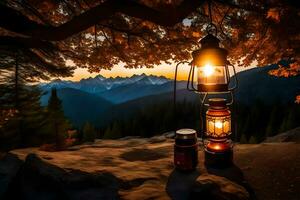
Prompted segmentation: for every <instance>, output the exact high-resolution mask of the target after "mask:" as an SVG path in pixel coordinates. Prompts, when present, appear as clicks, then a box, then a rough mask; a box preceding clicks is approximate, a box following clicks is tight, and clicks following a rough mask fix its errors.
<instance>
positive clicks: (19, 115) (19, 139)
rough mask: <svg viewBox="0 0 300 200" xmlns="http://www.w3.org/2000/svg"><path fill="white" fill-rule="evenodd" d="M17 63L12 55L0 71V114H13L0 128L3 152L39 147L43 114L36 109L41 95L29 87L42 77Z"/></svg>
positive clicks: (35, 89)
mask: <svg viewBox="0 0 300 200" xmlns="http://www.w3.org/2000/svg"><path fill="white" fill-rule="evenodd" d="M21 61H22V58H21V57H20V55H19V54H18V53H16V56H15V57H14V58H11V59H10V62H8V66H7V67H6V68H5V69H1V68H0V72H1V76H0V90H1V93H2V95H1V97H0V104H1V107H2V109H4V110H5V109H6V110H15V111H16V112H15V115H14V116H13V117H11V118H10V119H9V121H8V122H7V123H6V124H5V126H3V127H2V129H3V130H2V132H4V133H5V136H4V138H1V141H4V143H6V145H7V148H15V147H24V146H33V145H39V144H41V143H42V137H41V134H42V127H43V124H44V122H45V112H44V109H43V108H42V107H41V106H40V96H41V91H40V90H39V89H38V88H37V86H34V85H33V83H35V81H36V78H42V77H43V75H40V74H39V73H37V69H35V68H33V67H32V66H31V67H30V66H24V65H23V64H22V63H21ZM2 74H3V75H2ZM33 76H35V78H33Z"/></svg>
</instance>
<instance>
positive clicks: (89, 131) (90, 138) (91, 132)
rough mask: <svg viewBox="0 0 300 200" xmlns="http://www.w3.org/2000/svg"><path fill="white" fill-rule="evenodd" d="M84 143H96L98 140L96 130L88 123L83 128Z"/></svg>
mask: <svg viewBox="0 0 300 200" xmlns="http://www.w3.org/2000/svg"><path fill="white" fill-rule="evenodd" d="M82 132H83V136H82V137H83V138H82V140H83V142H94V141H95V139H96V130H95V127H94V126H93V125H91V124H90V123H89V122H86V123H85V124H84V126H83V130H82Z"/></svg>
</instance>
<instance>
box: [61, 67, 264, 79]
mask: <svg viewBox="0 0 300 200" xmlns="http://www.w3.org/2000/svg"><path fill="white" fill-rule="evenodd" d="M68 64H69V65H72V63H70V62H69V63H68ZM175 66H176V65H175V64H172V65H171V66H166V65H162V64H161V65H158V66H155V67H153V68H146V67H142V68H134V69H132V68H125V67H124V66H122V65H117V66H114V67H112V68H111V69H110V70H108V69H102V70H101V71H100V72H99V73H95V72H92V73H90V72H88V69H86V68H78V67H77V68H76V69H75V70H74V74H73V76H71V77H66V78H60V79H61V80H65V81H73V82H77V81H80V80H82V79H87V78H95V77H96V76H97V75H101V76H103V77H105V78H107V79H108V78H116V77H122V78H126V77H127V78H129V77H132V76H133V75H141V74H145V75H147V76H150V75H153V76H164V77H166V78H168V79H174V73H175ZM255 67H258V66H256V63H254V64H252V65H251V66H249V67H239V66H236V73H239V72H241V71H245V70H249V69H252V68H255ZM189 69H190V68H189V66H188V65H187V64H184V65H182V66H179V68H178V76H177V80H187V77H188V72H189Z"/></svg>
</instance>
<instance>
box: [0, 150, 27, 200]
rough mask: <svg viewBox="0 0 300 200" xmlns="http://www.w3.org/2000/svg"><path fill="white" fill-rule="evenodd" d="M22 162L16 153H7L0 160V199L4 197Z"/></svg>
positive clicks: (10, 187) (11, 186)
mask: <svg viewBox="0 0 300 200" xmlns="http://www.w3.org/2000/svg"><path fill="white" fill-rule="evenodd" d="M22 164H23V161H21V160H20V159H19V158H18V157H17V156H16V155H14V154H11V153H8V154H6V155H4V156H3V157H2V158H1V160H0V199H6V198H7V195H8V193H9V191H10V190H11V191H13V189H14V188H13V187H14V186H13V184H14V181H15V179H16V177H17V174H18V172H19V170H20V168H21V166H22Z"/></svg>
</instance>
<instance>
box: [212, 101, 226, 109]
mask: <svg viewBox="0 0 300 200" xmlns="http://www.w3.org/2000/svg"><path fill="white" fill-rule="evenodd" d="M208 102H209V106H211V107H212V108H214V109H224V108H226V107H227V105H226V99H223V98H211V99H209V100H208Z"/></svg>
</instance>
